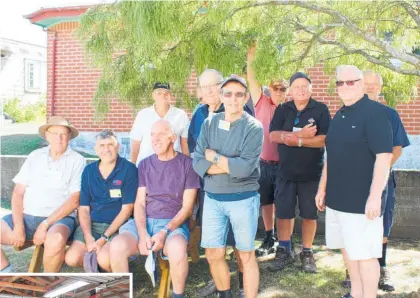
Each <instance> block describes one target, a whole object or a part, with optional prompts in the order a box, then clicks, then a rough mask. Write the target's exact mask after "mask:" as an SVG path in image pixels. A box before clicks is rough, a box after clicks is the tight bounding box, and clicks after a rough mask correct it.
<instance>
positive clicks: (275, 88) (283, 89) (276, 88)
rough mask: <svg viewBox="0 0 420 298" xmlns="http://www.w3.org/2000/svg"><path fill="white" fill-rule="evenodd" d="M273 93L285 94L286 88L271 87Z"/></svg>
mask: <svg viewBox="0 0 420 298" xmlns="http://www.w3.org/2000/svg"><path fill="white" fill-rule="evenodd" d="M273 91H275V92H277V91H281V92H283V93H284V92H286V91H287V88H286V87H273Z"/></svg>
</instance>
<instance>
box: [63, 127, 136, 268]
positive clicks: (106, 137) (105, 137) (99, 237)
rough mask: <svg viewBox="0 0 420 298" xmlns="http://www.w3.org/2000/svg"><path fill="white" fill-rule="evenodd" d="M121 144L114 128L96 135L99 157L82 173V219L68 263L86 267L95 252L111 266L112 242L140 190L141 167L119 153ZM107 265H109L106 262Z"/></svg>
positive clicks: (96, 147)
mask: <svg viewBox="0 0 420 298" xmlns="http://www.w3.org/2000/svg"><path fill="white" fill-rule="evenodd" d="M119 150H120V144H119V143H118V141H117V137H116V135H115V134H114V132H113V131H111V130H109V129H105V130H104V131H102V132H101V133H99V134H98V135H97V137H96V145H95V152H96V154H97V155H98V156H99V160H98V161H95V162H93V163H91V164H89V165H87V166H86V168H85V170H84V171H83V175H82V184H81V192H80V207H79V222H80V226H79V227H78V228H77V229H76V232H75V233H74V237H73V243H72V245H71V246H70V248H69V249H68V250H67V252H66V264H67V265H69V266H71V267H81V266H83V260H84V254H85V253H86V252H95V254H96V255H97V258H98V261H101V265H102V268H103V269H105V270H108V269H109V268H108V267H109V266H107V265H106V263H105V262H103V261H102V260H106V261H108V260H109V257H108V255H109V244H108V242H109V241H110V240H111V238H113V237H114V236H115V235H116V234H117V233H118V229H119V228H120V226H121V225H123V224H124V223H125V222H126V221H127V219H128V218H129V217H130V216H131V214H132V212H133V204H134V200H135V199H136V193H137V185H138V181H137V168H136V166H135V165H134V164H132V163H131V162H129V161H128V160H126V159H125V158H122V157H120V156H119V155H118V152H119ZM104 264H105V265H104Z"/></svg>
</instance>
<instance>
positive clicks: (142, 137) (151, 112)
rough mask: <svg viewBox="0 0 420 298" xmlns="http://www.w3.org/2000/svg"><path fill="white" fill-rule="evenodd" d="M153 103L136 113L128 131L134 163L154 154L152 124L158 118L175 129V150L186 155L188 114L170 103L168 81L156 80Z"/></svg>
mask: <svg viewBox="0 0 420 298" xmlns="http://www.w3.org/2000/svg"><path fill="white" fill-rule="evenodd" d="M152 97H153V100H154V101H155V104H154V105H153V106H151V107H147V108H145V109H142V110H140V111H139V112H138V113H137V117H136V120H135V121H134V124H133V128H132V129H131V132H130V139H131V152H130V160H131V162H133V163H135V164H136V165H138V164H139V162H140V161H141V160H142V159H144V158H146V157H148V156H150V155H152V154H154V152H153V148H152V139H151V135H150V133H151V131H152V125H153V124H154V123H155V122H157V121H158V120H160V119H165V120H168V121H169V122H170V123H171V124H172V126H173V128H174V131H175V134H176V136H177V139H176V141H175V143H174V149H175V151H178V152H182V153H184V154H185V155H188V154H189V152H188V143H187V138H188V124H189V120H188V116H187V113H185V111H183V110H181V109H178V108H176V107H174V106H173V105H171V97H172V93H171V87H170V85H169V84H168V83H161V82H156V83H155V84H154V85H153V92H152Z"/></svg>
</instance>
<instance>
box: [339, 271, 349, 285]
mask: <svg viewBox="0 0 420 298" xmlns="http://www.w3.org/2000/svg"><path fill="white" fill-rule="evenodd" d="M341 286H342V287H343V288H346V289H351V281H350V275H349V272H348V270H346V279H345V280H343V281H342V282H341Z"/></svg>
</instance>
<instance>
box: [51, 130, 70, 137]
mask: <svg viewBox="0 0 420 298" xmlns="http://www.w3.org/2000/svg"><path fill="white" fill-rule="evenodd" d="M47 132H48V133H49V134H51V135H52V136H53V137H60V138H66V137H68V136H69V133H68V132H64V133H63V132H62V133H59V132H51V131H49V130H47Z"/></svg>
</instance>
